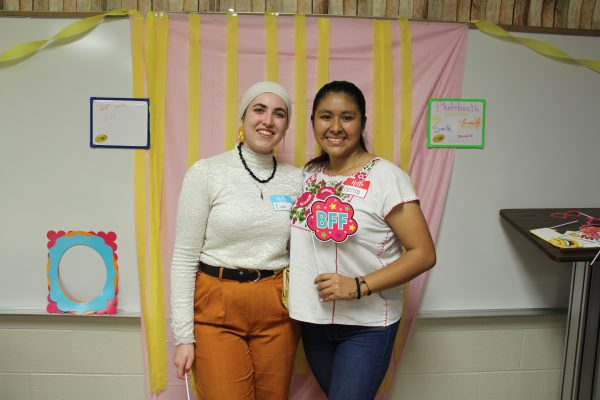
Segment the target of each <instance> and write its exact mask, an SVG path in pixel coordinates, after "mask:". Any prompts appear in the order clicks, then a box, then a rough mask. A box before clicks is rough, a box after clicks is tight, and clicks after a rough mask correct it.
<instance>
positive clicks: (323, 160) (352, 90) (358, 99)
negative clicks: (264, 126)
mask: <svg viewBox="0 0 600 400" xmlns="http://www.w3.org/2000/svg"><path fill="white" fill-rule="evenodd" d="M330 93H342V94H345V95H346V96H348V97H349V98H350V99H351V100H352V101H353V102H354V104H356V106H357V107H358V111H359V112H360V122H361V128H362V130H364V129H365V125H366V123H367V111H366V108H367V106H366V103H367V102H366V101H365V95H364V94H363V92H362V91H361V90H360V89H359V88H358V87H357V86H356V85H355V84H354V83H352V82H348V81H331V82H329V83H326V84H325V85H323V87H322V88H321V89H319V91H318V92H317V94H316V95H315V99H314V100H313V105H312V113H311V114H310V120H311V121H312V125H313V129H314V126H315V111H317V108H318V107H319V104H320V103H321V101H322V100H323V99H324V98H325V97H326V96H327V95H328V94H330ZM359 146H360V148H361V149H362V150H363V151H368V150H367V145H366V143H365V139H364V137H363V135H360V142H359ZM328 163H329V154H327V153H326V152H325V151H323V149H321V154H320V155H318V156H317V157H315V158H313V159H312V160H310V161H309V162H307V163H306V165H305V167H304V168H305V169H306V170H308V171H312V170H315V169H316V168H318V167H320V166H322V165H327V164H328Z"/></svg>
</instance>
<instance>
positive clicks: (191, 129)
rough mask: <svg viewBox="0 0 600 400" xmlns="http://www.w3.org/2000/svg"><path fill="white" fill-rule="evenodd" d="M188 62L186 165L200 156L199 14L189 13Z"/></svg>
mask: <svg viewBox="0 0 600 400" xmlns="http://www.w3.org/2000/svg"><path fill="white" fill-rule="evenodd" d="M188 24H189V28H190V39H189V40H190V46H189V63H188V99H189V100H188V101H189V104H188V107H189V108H188V115H189V117H188V118H189V120H188V165H192V164H193V163H195V162H196V161H197V160H198V159H199V158H200V14H190V15H189V17H188Z"/></svg>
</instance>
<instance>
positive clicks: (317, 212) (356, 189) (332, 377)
mask: <svg viewBox="0 0 600 400" xmlns="http://www.w3.org/2000/svg"><path fill="white" fill-rule="evenodd" d="M365 109H366V106H365V98H364V95H363V93H362V92H361V91H360V89H359V88H357V87H356V86H355V85H354V84H352V83H350V82H345V81H333V82H330V83H328V84H326V85H325V86H323V87H322V88H321V89H320V90H319V92H318V93H317V95H316V97H315V99H314V102H313V109H312V115H311V120H312V124H313V131H314V136H315V140H316V141H317V143H318V144H319V146H320V147H321V150H322V154H321V155H320V156H318V157H317V158H315V159H313V160H311V161H309V162H308V163H307V165H306V167H305V180H304V186H303V193H301V195H300V196H299V197H298V198H297V200H296V202H295V203H294V206H293V208H292V213H291V218H292V234H291V254H290V293H289V307H290V316H291V317H292V318H294V319H296V320H299V321H301V322H302V324H301V326H302V327H301V331H302V341H303V344H304V351H305V353H306V357H307V360H308V362H309V365H310V367H311V369H312V372H313V374H314V375H315V377H316V379H317V381H318V383H319V385H320V386H321V388H322V389H323V391H324V392H325V393H326V394H327V396H328V398H329V399H330V400H341V399H343V400H366V399H372V398H374V397H375V395H376V393H377V390H378V388H379V386H380V384H381V382H382V380H383V377H384V376H385V372H386V371H387V368H388V365H389V361H390V358H391V354H392V347H393V344H394V339H395V337H396V333H397V331H398V325H399V321H400V316H401V312H402V284H403V283H405V282H408V281H409V280H411V279H412V278H414V277H416V276H417V275H419V274H421V273H422V272H424V271H426V270H428V269H429V268H431V267H432V266H433V265H434V264H435V261H436V256H435V248H434V244H433V241H432V239H431V236H430V233H429V229H428V227H427V222H426V221H425V218H424V216H423V213H422V212H421V208H420V206H419V200H418V197H417V195H416V193H415V190H414V188H413V185H412V183H411V181H410V178H409V177H408V175H407V174H406V173H404V172H403V171H402V170H401V169H400V168H398V167H397V166H395V165H394V164H392V163H390V162H388V161H386V160H383V159H381V158H378V157H375V156H374V155H373V154H370V153H369V152H368V151H367V148H366V145H365V141H364V138H363V133H364V129H365V124H366V120H367V117H366V114H365Z"/></svg>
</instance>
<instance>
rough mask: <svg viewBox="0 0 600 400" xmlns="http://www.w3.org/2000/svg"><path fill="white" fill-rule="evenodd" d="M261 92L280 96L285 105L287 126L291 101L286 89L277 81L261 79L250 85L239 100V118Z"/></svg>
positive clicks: (290, 112)
mask: <svg viewBox="0 0 600 400" xmlns="http://www.w3.org/2000/svg"><path fill="white" fill-rule="evenodd" d="M263 93H275V94H276V95H277V96H279V97H281V99H282V100H283V101H284V102H285V104H286V105H287V116H288V118H287V125H286V127H287V126H289V125H290V118H291V117H292V102H291V101H290V95H289V94H288V92H287V90H285V88H284V87H283V86H281V85H280V84H279V83H275V82H271V81H262V82H257V83H255V84H254V85H252V86H250V87H249V88H248V90H246V93H244V97H242V101H240V119H242V117H243V116H244V114H245V113H246V109H247V108H248V106H249V105H250V103H251V102H252V100H254V99H255V98H256V97H257V96H258V95H260V94H263Z"/></svg>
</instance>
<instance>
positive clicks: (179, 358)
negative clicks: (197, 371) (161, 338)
mask: <svg viewBox="0 0 600 400" xmlns="http://www.w3.org/2000/svg"><path fill="white" fill-rule="evenodd" d="M194 356H195V354H194V344H193V343H190V344H180V345H178V346H177V348H176V349H175V356H174V357H173V363H174V364H175V367H176V368H177V377H178V378H179V379H184V378H185V376H184V375H185V374H187V372H188V371H189V370H190V369H191V368H192V363H193V362H194Z"/></svg>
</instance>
